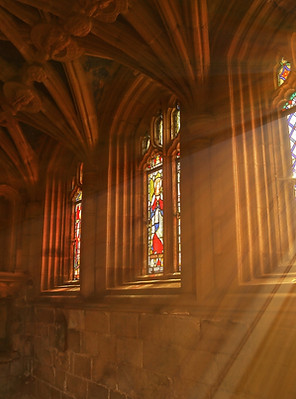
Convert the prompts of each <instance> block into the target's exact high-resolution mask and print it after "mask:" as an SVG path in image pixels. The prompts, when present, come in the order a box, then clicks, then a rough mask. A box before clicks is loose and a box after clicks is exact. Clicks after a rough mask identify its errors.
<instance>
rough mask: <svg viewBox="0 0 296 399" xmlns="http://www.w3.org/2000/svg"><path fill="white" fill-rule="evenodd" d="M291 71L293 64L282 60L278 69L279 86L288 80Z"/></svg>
mask: <svg viewBox="0 0 296 399" xmlns="http://www.w3.org/2000/svg"><path fill="white" fill-rule="evenodd" d="M290 71H291V63H290V62H288V61H287V60H285V59H284V58H282V60H281V62H280V67H279V69H278V85H279V86H281V85H282V84H283V83H285V81H286V80H287V77H288V75H289V73H290Z"/></svg>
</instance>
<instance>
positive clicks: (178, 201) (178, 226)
mask: <svg viewBox="0 0 296 399" xmlns="http://www.w3.org/2000/svg"><path fill="white" fill-rule="evenodd" d="M176 176H177V198H176V200H177V256H178V259H177V263H178V271H181V165H180V153H178V154H177V161H176Z"/></svg>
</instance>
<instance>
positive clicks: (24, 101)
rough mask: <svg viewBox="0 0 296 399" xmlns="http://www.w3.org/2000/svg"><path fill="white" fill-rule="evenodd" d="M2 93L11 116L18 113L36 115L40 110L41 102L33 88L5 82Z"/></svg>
mask: <svg viewBox="0 0 296 399" xmlns="http://www.w3.org/2000/svg"><path fill="white" fill-rule="evenodd" d="M3 93H4V95H5V97H6V99H7V101H8V104H9V105H10V107H11V108H12V110H13V114H16V113H17V112H18V111H24V112H29V113H36V112H39V111H40V110H41V100H40V98H39V96H38V94H37V92H36V91H35V90H34V88H33V87H30V86H27V85H25V84H23V83H18V82H6V83H4V85H3Z"/></svg>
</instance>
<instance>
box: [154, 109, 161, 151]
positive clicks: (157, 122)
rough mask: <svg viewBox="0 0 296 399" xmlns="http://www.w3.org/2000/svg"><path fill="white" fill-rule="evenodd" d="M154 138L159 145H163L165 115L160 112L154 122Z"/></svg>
mask: <svg viewBox="0 0 296 399" xmlns="http://www.w3.org/2000/svg"><path fill="white" fill-rule="evenodd" d="M154 140H155V143H156V145H158V146H159V147H162V146H163V115H162V113H160V114H159V115H158V116H157V117H156V118H155V124H154Z"/></svg>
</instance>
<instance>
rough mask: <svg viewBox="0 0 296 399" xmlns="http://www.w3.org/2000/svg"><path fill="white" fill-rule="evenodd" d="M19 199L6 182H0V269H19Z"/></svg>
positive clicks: (6, 270) (9, 270) (8, 270)
mask: <svg viewBox="0 0 296 399" xmlns="http://www.w3.org/2000/svg"><path fill="white" fill-rule="evenodd" d="M21 217H22V208H21V199H20V195H19V193H18V192H17V191H16V190H15V189H14V188H12V187H11V186H8V185H6V184H0V253H1V257H0V258H1V259H0V271H5V272H15V271H19V269H20V265H19V262H20V259H19V258H18V254H19V253H20V248H19V247H18V246H19V245H20V240H19V237H20V236H19V235H20V228H21Z"/></svg>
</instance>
